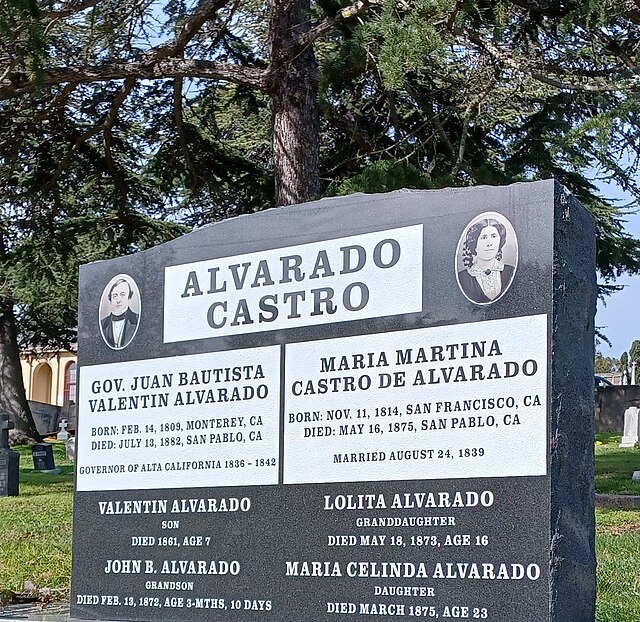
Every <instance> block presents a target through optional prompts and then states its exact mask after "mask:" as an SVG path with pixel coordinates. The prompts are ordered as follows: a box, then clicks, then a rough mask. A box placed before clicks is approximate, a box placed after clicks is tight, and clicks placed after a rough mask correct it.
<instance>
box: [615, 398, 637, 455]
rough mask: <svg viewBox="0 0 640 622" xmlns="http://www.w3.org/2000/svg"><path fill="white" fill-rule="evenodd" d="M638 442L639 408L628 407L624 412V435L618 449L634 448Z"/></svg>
mask: <svg viewBox="0 0 640 622" xmlns="http://www.w3.org/2000/svg"><path fill="white" fill-rule="evenodd" d="M639 442H640V408H636V407H635V406H630V407H629V408H627V410H625V411H624V433H623V435H622V440H621V441H620V447H634V446H635V445H636V444H637V443H639Z"/></svg>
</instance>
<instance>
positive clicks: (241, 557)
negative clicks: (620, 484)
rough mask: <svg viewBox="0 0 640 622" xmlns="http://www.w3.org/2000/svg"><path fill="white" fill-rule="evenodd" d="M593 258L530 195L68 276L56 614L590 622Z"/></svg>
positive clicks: (191, 243)
mask: <svg viewBox="0 0 640 622" xmlns="http://www.w3.org/2000/svg"><path fill="white" fill-rule="evenodd" d="M593 246H594V233H593V222H592V219H591V217H590V216H589V215H588V214H587V213H586V212H585V211H584V210H583V209H582V208H581V207H580V206H579V205H578V204H577V203H575V202H574V201H573V200H572V199H571V198H570V197H568V196H567V195H566V194H565V193H564V192H563V191H562V189H559V188H556V186H555V184H554V183H552V182H537V183H533V184H516V185H513V186H509V187H502V188H489V187H482V188H472V189H454V190H442V191H416V192H399V193H391V194H386V195H365V196H353V197H346V198H341V199H330V200H323V201H319V202H314V203H309V204H305V205H300V206H293V207H288V208H282V209H276V210H270V211H267V212H264V213H261V214H256V215H252V216H248V217H241V218H237V219H233V220H230V221H225V222H222V223H219V224H217V225H214V226H212V227H208V228H206V229H202V230H199V231H196V232H194V233H191V234H189V235H187V236H184V237H182V238H180V239H178V240H175V241H173V242H171V243H168V244H165V245H162V246H160V247H157V248H155V249H152V250H150V251H145V252H143V253H139V254H137V255H134V256H130V257H123V258H119V259H116V260H112V261H107V262H100V263H95V264H91V265H88V266H84V267H83V269H82V270H81V276H80V305H79V311H80V318H79V349H78V354H79V388H80V391H79V405H78V422H77V456H76V471H77V478H76V494H75V508H74V550H73V555H74V559H73V577H72V616H73V617H76V618H79V619H113V620H172V619H181V620H205V619H206V620H236V619H245V620H256V621H257V620H274V621H285V620H291V621H311V620H313V621H314V622H316V621H325V620H326V621H330V620H336V619H340V617H341V616H342V617H344V615H345V614H346V615H349V616H353V617H356V618H357V619H362V620H374V619H377V620H379V619H380V618H386V619H391V618H394V617H398V616H406V617H408V618H411V617H416V618H418V617H420V618H424V619H427V620H436V619H443V618H462V619H466V618H468V619H484V620H493V621H494V622H498V621H500V622H502V621H504V620H509V621H510V622H525V621H527V622H528V621H530V620H549V621H552V622H561V621H562V622H571V621H576V622H577V621H578V620H580V621H581V622H582V621H586V620H593V601H594V594H595V592H594V587H593V584H594V577H595V560H594V547H593V386H592V385H593V313H594V309H595V281H594V276H595V265H594V250H593ZM96 534H100V538H99V540H98V539H97V538H96ZM98 542H99V544H98ZM577 601H579V602H577ZM589 615H591V617H588V616H589Z"/></svg>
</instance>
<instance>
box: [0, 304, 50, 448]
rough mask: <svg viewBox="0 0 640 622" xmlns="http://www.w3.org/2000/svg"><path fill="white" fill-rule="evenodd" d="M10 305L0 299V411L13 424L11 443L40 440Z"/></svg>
mask: <svg viewBox="0 0 640 622" xmlns="http://www.w3.org/2000/svg"><path fill="white" fill-rule="evenodd" d="M17 334H18V333H17V330H16V319H15V316H14V315H13V305H12V304H11V302H10V301H8V300H0V412H2V413H5V414H7V415H9V418H10V419H11V421H13V423H14V424H15V428H14V429H13V430H11V432H10V434H9V436H10V438H11V442H12V443H13V444H22V443H24V442H26V441H28V440H35V441H40V440H42V437H41V436H40V434H38V430H37V429H36V424H35V422H34V421H33V416H32V415H31V409H30V408H29V403H28V402H27V395H26V393H25V391H24V382H23V381H22V368H21V366H20V351H19V349H18V338H17Z"/></svg>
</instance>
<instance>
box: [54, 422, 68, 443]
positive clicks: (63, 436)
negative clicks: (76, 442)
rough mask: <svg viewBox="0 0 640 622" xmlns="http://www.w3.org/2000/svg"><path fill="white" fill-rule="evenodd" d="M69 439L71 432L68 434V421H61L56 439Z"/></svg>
mask: <svg viewBox="0 0 640 622" xmlns="http://www.w3.org/2000/svg"><path fill="white" fill-rule="evenodd" d="M68 438H69V432H67V420H66V419H62V420H61V421H60V430H59V432H58V434H57V435H56V439H57V440H59V441H66V440H67V439H68Z"/></svg>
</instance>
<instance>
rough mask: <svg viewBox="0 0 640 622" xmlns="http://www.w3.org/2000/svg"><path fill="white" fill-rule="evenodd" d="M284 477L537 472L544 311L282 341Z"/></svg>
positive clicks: (543, 397) (541, 467) (543, 402)
mask: <svg viewBox="0 0 640 622" xmlns="http://www.w3.org/2000/svg"><path fill="white" fill-rule="evenodd" d="M285 360H286V364H285V366H286V379H285V391H286V393H285V450H284V461H283V462H284V483H285V484H303V483H315V482H318V483H320V482H347V481H379V480H404V479H445V478H468V477H509V476H526V475H544V474H546V472H547V441H546V438H547V433H546V430H547V317H546V315H537V316H531V317H522V318H512V319H503V320H493V321H487V322H476V323H473V324H461V325H457V326H443V327H437V328H425V329H419V330H409V331H400V332H395V333H393V332H392V333H384V334H379V335H367V336H362V337H350V338H346V339H328V340H326V341H315V342H311V343H297V344H292V345H288V346H287V347H286V355H285Z"/></svg>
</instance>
